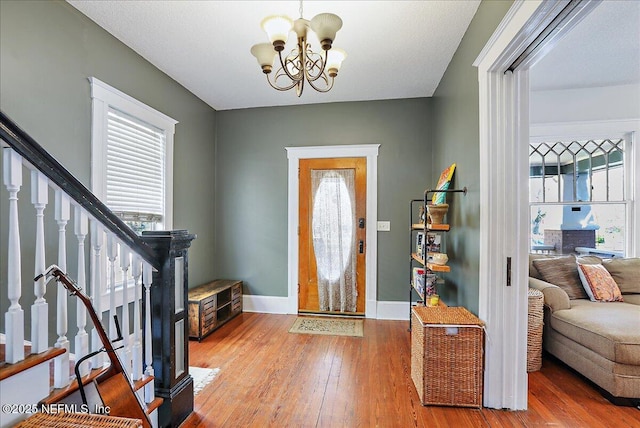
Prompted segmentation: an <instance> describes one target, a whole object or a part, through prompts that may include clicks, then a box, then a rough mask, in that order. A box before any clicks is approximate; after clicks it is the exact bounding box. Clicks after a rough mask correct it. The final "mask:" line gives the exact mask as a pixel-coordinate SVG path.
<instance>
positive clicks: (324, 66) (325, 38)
mask: <svg viewBox="0 0 640 428" xmlns="http://www.w3.org/2000/svg"><path fill="white" fill-rule="evenodd" d="M261 26H262V29H263V30H264V31H265V32H266V33H267V36H268V38H269V41H270V42H271V43H259V44H257V45H254V46H253V47H252V48H251V54H252V55H253V56H255V57H256V59H257V60H258V64H260V67H261V68H262V72H263V73H264V74H265V75H266V77H267V82H269V85H271V87H273V88H274V89H277V90H279V91H287V90H289V89H292V88H294V87H295V88H296V94H297V95H298V96H300V95H302V91H303V89H304V84H305V82H307V83H308V84H309V85H310V86H311V87H312V88H313V89H315V90H316V91H318V92H328V91H329V90H331V88H332V87H333V82H334V78H335V77H336V76H337V75H338V71H339V70H340V66H341V65H342V61H343V60H344V59H345V58H346V53H345V52H344V51H343V50H342V49H336V48H333V41H334V40H335V38H336V33H337V32H338V30H340V28H342V19H340V17H339V16H337V15H334V14H332V13H321V14H319V15H316V16H315V17H314V18H313V19H312V20H311V21H307V20H306V19H304V18H303V17H302V1H301V2H300V18H299V19H296V20H295V21H293V20H292V19H290V18H289V17H287V16H283V15H273V16H269V17H267V18H265V19H263V20H262V22H261ZM309 29H311V30H312V31H313V32H314V33H315V34H316V36H317V37H318V40H319V41H320V45H321V48H322V49H321V50H320V51H319V53H318V52H315V51H313V50H312V49H311V44H310V43H309V42H308V40H307V32H308V30H309ZM291 31H293V32H295V33H296V35H297V45H296V47H294V48H293V49H292V50H291V51H290V53H289V54H284V55H283V53H282V51H284V48H285V44H286V43H287V39H288V38H289V33H291ZM276 55H277V56H278V58H279V62H280V67H279V68H278V70H277V71H276V72H275V73H274V74H273V75H272V77H271V76H270V75H271V73H272V71H273V62H274V59H275V57H276Z"/></svg>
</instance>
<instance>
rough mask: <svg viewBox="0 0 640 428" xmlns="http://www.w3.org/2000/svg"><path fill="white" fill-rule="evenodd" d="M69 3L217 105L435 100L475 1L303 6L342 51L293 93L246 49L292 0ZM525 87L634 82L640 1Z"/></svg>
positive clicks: (598, 14)
mask: <svg viewBox="0 0 640 428" xmlns="http://www.w3.org/2000/svg"><path fill="white" fill-rule="evenodd" d="M67 1H68V2H69V3H70V4H71V5H72V6H74V7H75V8H77V9H78V10H79V11H80V12H82V13H83V14H85V15H86V16H88V17H89V18H90V19H92V20H93V21H95V22H96V23H97V24H98V25H100V26H101V27H103V28H104V29H105V30H107V31H108V32H109V33H111V34H112V35H114V36H115V37H116V38H118V39H119V40H120V41H122V42H123V43H124V44H126V45H127V46H129V47H130V48H131V49H133V50H134V51H136V52H137V53H138V54H140V55H141V56H142V57H144V58H145V59H147V60H148V61H149V62H151V63H152V64H153V65H155V66H156V67H157V68H159V69H160V70H162V71H163V72H165V73H166V74H167V75H169V76H170V77H171V78H173V79H174V80H176V81H177V82H179V83H180V84H181V85H183V86H184V87H185V88H187V89H188V90H189V91H191V92H192V93H194V94H195V95H196V96H198V97H199V98H200V99H202V100H203V101H204V102H206V103H207V104H209V105H210V106H211V107H213V108H214V109H216V110H231V109H241V108H251V107H267V106H282V105H298V104H316V103H330V102H342V101H369V100H384V99H399V98H416V97H429V96H432V95H433V93H434V91H435V90H436V88H437V87H438V84H439V82H440V79H441V78H442V76H443V74H444V72H445V70H446V68H447V66H448V65H449V62H450V60H451V58H452V56H453V54H454V52H455V51H456V49H457V48H458V45H459V43H460V41H461V39H462V36H463V35H464V33H465V31H466V29H467V27H468V25H469V23H470V22H471V19H472V18H473V16H474V14H475V12H476V10H477V8H478V6H479V3H480V1H479V0H478V1H476V0H467V1H449V0H444V1H435V0H424V1H306V2H304V4H303V7H304V14H303V16H304V17H305V18H306V19H311V18H312V17H313V16H315V15H316V14H318V13H322V12H331V13H335V14H337V15H338V16H340V17H341V18H342V20H343V23H344V24H343V27H342V29H341V30H340V31H339V32H338V34H337V37H336V40H335V43H334V46H336V47H340V48H343V49H344V50H346V51H347V55H348V56H347V59H346V60H345V62H344V63H343V66H342V68H341V70H340V74H339V75H338V77H337V78H336V82H335V85H334V88H333V89H332V90H331V91H330V92H328V93H317V92H315V91H314V90H313V89H311V88H309V87H307V88H306V89H305V91H304V93H303V94H302V96H301V97H300V98H298V97H296V95H295V92H294V90H290V91H287V92H279V91H276V90H274V89H272V88H271V87H270V86H269V85H268V84H267V82H266V81H265V77H264V75H263V74H262V71H261V70H260V67H259V65H258V63H257V61H256V60H255V58H254V57H253V56H252V55H251V54H250V53H249V50H250V48H251V46H253V45H254V44H256V43H263V42H266V41H267V39H266V34H265V33H264V32H263V31H262V29H261V28H260V21H261V20H262V19H263V18H264V17H266V16H268V15H273V14H285V15H288V16H290V17H291V18H294V19H295V18H297V17H299V6H300V5H299V2H298V1H230V0H229V1H213V0H200V1H194V0H187V1H173V0H164V1H158V0H137V1H121V0H116V1H113V0H67ZM291 39H292V37H290V40H289V42H288V44H287V51H288V50H289V49H290V48H291V47H292V40H291ZM313 46H314V47H317V46H318V44H317V41H314V42H313ZM316 49H317V48H316ZM530 83H531V88H532V90H534V91H535V90H554V89H568V88H580V87H601V86H610V85H621V84H640V1H628V0H621V1H618V0H606V1H603V2H602V3H600V4H599V5H598V6H597V7H596V8H595V10H594V11H593V12H591V13H590V14H589V15H588V16H587V17H585V18H584V19H583V21H582V22H580V23H579V24H578V25H577V26H576V27H575V28H574V29H572V30H571V31H570V32H569V33H568V34H567V35H566V36H565V37H563V38H562V39H561V40H560V41H559V42H558V44H557V45H556V46H555V47H554V48H553V49H552V50H551V51H550V52H549V53H548V54H547V55H546V56H545V57H543V58H542V59H541V60H540V61H539V62H538V63H537V64H536V65H535V66H534V67H533V68H532V72H531V81H530Z"/></svg>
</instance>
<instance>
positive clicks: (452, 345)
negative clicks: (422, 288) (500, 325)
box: [411, 306, 484, 408]
mask: <svg viewBox="0 0 640 428" xmlns="http://www.w3.org/2000/svg"><path fill="white" fill-rule="evenodd" d="M411 317H412V326H413V328H412V329H411V378H412V379H413V383H414V384H415V385H416V389H417V390H418V396H419V397H420V402H421V403H422V404H423V405H425V406H428V405H435V406H460V407H476V408H480V407H482V378H483V362H484V329H483V326H484V323H483V322H482V321H480V320H479V319H478V318H477V317H476V316H474V315H473V314H472V313H471V312H469V311H468V310H466V309H465V308H462V307H440V306H436V307H424V306H416V307H414V308H413V310H412V312H411Z"/></svg>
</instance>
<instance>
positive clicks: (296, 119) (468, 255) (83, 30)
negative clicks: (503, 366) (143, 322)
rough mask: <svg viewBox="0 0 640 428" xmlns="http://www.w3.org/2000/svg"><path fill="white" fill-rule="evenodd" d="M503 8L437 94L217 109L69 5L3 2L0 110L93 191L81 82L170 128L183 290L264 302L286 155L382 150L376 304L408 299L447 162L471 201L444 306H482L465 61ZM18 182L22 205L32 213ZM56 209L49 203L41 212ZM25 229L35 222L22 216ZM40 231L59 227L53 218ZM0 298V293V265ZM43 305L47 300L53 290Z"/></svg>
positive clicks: (275, 263)
mask: <svg viewBox="0 0 640 428" xmlns="http://www.w3.org/2000/svg"><path fill="white" fill-rule="evenodd" d="M511 4H512V2H511V1H483V2H482V3H481V5H480V7H479V9H478V12H477V13H476V16H475V17H474V19H473V21H472V23H471V25H470V27H469V29H468V31H467V33H466V34H465V37H464V38H463V40H462V43H461V45H460V47H459V49H458V50H457V52H456V54H455V56H454V57H453V59H452V61H451V63H450V65H449V67H448V70H447V72H446V74H445V76H444V78H443V79H442V81H441V83H440V86H439V87H438V90H437V91H436V94H435V96H434V97H433V98H416V99H404V100H387V101H373V102H354V103H336V104H320V105H304V106H292V107H273V108H257V109H246V110H232V111H222V112H215V111H214V110H213V109H211V108H210V107H209V106H207V105H206V104H205V103H203V102H202V101H200V100H199V99H197V98H196V97H195V96H194V95H192V94H191V93H189V92H188V91H187V90H186V89H184V88H183V87H182V86H180V85H179V84H178V83H176V82H175V81H173V80H172V79H170V78H169V77H168V76H166V75H165V74H163V73H162V72H160V71H159V70H157V69H156V68H155V67H153V66H152V65H151V64H149V63H148V62H147V61H146V60H144V59H143V58H142V57H140V56H139V55H137V54H136V53H135V52H133V51H132V50H131V49H129V48H127V47H126V46H124V45H123V44H122V43H120V42H119V41H118V40H117V39H115V38H114V37H112V36H111V35H109V34H108V33H107V32H106V31H104V30H102V29H101V28H99V27H98V26H97V25H96V24H95V23H93V22H92V21H91V20H89V19H88V18H86V17H85V16H84V15H82V14H81V13H79V12H78V11H76V10H75V9H74V8H73V7H71V6H70V5H68V4H67V3H65V2H62V1H47V2H44V1H43V2H25V1H6V0H3V1H0V59H1V60H0V108H1V109H2V110H3V111H4V112H5V113H7V114H8V115H9V116H10V117H12V118H13V119H14V120H15V121H17V123H18V124H19V125H20V126H21V127H23V128H24V129H25V130H26V131H27V132H29V133H30V134H31V135H32V136H33V137H34V138H35V139H36V140H37V141H39V142H40V143H41V144H42V145H43V146H44V147H45V148H46V149H47V150H49V151H50V152H51V153H52V154H53V155H54V156H55V157H56V158H57V159H58V160H60V161H61V162H62V163H63V164H64V165H65V166H66V167H67V168H68V169H69V170H70V171H71V172H72V173H73V174H75V175H76V176H77V177H78V178H79V179H80V181H82V182H83V183H85V184H86V185H87V186H88V187H89V186H90V182H89V181H90V118H91V101H90V94H89V82H88V80H87V77H89V76H95V77H97V78H99V79H101V80H102V81H104V82H106V83H108V84H110V85H112V86H114V87H116V88H118V89H120V90H122V91H123V92H125V93H128V94H129V95H131V96H133V97H135V98H137V99H139V100H141V101H142V102H145V103H147V104H149V105H151V106H152V107H154V108H156V109H158V110H159V111H161V112H163V113H165V114H167V115H169V116H171V117H173V118H175V119H176V120H178V121H179V124H178V125H177V127H176V136H175V169H174V179H175V183H174V227H175V228H186V229H188V230H189V231H191V232H192V233H195V234H197V235H198V238H197V239H196V241H194V243H193V246H192V249H191V251H190V285H191V286H194V285H198V284H200V283H203V282H206V281H208V280H210V279H212V278H214V277H219V278H221V277H229V278H238V279H242V280H244V281H246V285H247V287H246V292H247V293H248V294H254V295H262V296H280V297H284V296H286V295H287V157H286V151H285V147H294V146H312V145H327V144H331V145H340V144H380V154H379V158H378V213H377V214H378V219H379V220H389V221H391V231H390V232H378V293H377V299H378V300H380V301H405V300H406V298H407V291H408V290H407V288H408V284H407V283H408V278H409V273H408V269H409V262H408V252H409V249H410V248H409V247H410V241H409V237H408V226H407V223H408V221H409V219H408V216H409V200H410V199H412V198H419V197H421V196H422V192H423V190H424V189H425V188H426V187H430V186H433V184H434V183H435V181H436V180H437V177H438V174H439V173H440V171H441V170H442V169H443V168H444V167H445V166H448V165H449V164H450V163H452V162H456V163H457V164H458V169H457V171H456V175H455V181H454V186H455V187H462V186H467V187H468V188H469V193H468V195H467V196H461V195H456V196H452V197H451V199H450V202H451V203H452V207H451V211H450V222H451V223H452V225H453V230H452V232H451V233H450V234H449V237H448V238H447V239H448V247H447V249H448V252H449V256H450V259H451V262H450V265H451V266H452V268H453V272H452V274H450V275H449V276H448V277H449V278H450V281H449V284H448V285H447V287H445V288H444V289H443V290H441V291H442V294H443V299H444V300H445V301H446V302H447V303H449V304H461V305H465V306H467V307H469V308H471V309H472V310H474V309H475V310H477V305H478V263H479V254H478V252H479V245H478V238H479V195H478V192H479V187H478V181H479V174H478V157H479V153H478V83H477V70H476V69H475V68H474V67H473V66H472V62H473V61H474V60H475V58H476V56H477V55H478V53H479V52H480V50H481V49H482V47H483V46H484V44H485V43H486V41H487V40H488V39H489V37H490V35H491V34H492V33H493V31H494V29H495V28H496V27H497V25H498V23H499V22H500V20H501V19H502V17H503V16H504V14H505V13H506V11H507V10H508V8H509V7H510V6H511ZM282 96H285V97H286V96H292V94H288V93H283V94H282ZM24 178H25V179H24V182H25V184H26V186H24V187H23V190H22V192H21V194H20V198H21V200H20V206H21V210H23V212H29V211H33V206H32V205H31V204H30V203H29V189H28V183H29V182H28V177H26V175H25V177H24ZM0 201H1V202H0V203H1V204H2V207H0V208H1V209H0V216H1V218H0V226H1V227H0V235H2V236H0V242H7V240H6V231H7V219H6V210H7V207H6V205H7V204H6V203H5V202H6V201H7V192H6V189H5V188H4V186H2V187H1V188H0ZM52 209H53V199H52V198H50V205H49V206H48V208H47V212H49V211H51V210H52ZM51 217H52V215H51V214H50V213H49V215H48V218H49V219H50V218H51ZM27 221H28V222H33V223H35V220H34V219H33V218H32V217H31V216H28V217H27ZM46 227H47V230H49V231H51V230H55V225H54V224H53V221H52V220H48V224H47V225H46ZM33 229H35V227H34V226H33V224H28V223H27V224H25V223H23V224H22V225H21V234H22V235H23V249H24V247H28V246H29V244H28V243H29V242H33V240H34V231H33ZM70 241H72V240H71V239H70ZM74 245H75V244H74V243H73V242H70V243H69V249H68V253H69V255H70V256H69V258H70V260H69V270H72V269H74V268H75V261H74V260H72V259H73V257H75V252H74V251H75V250H74V248H75V247H74ZM6 251H7V250H6V246H5V245H2V246H0V260H6V259H7V254H6ZM26 251H27V252H28V251H29V250H28V248H27V249H26ZM31 251H32V250H31ZM56 253H57V250H56V242H55V240H54V239H51V240H50V242H48V248H47V263H52V262H55V255H56ZM30 260H33V259H32V258H31V259H30V258H29V255H28V256H27V259H26V261H25V262H24V263H23V282H26V280H28V278H29V277H30V275H31V273H32V271H33V266H32V262H31V261H30ZM3 265H4V264H3ZM27 288H28V287H27ZM0 294H2V295H3V296H5V297H6V268H5V267H4V266H0ZM0 297H2V296H0ZM32 300H33V297H32V296H31V295H30V293H28V294H27V295H25V296H23V298H22V299H21V304H22V306H23V308H25V309H26V308H28V306H29V305H31V301H32ZM48 300H49V301H50V302H53V298H52V296H51V292H49V293H48ZM0 309H2V310H3V311H4V309H3V308H0Z"/></svg>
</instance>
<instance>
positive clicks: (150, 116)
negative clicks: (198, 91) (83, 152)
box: [89, 77, 178, 311]
mask: <svg viewBox="0 0 640 428" xmlns="http://www.w3.org/2000/svg"><path fill="white" fill-rule="evenodd" d="M89 82H90V83H91V191H92V192H93V193H94V194H95V195H96V196H97V197H98V198H99V199H101V200H105V197H106V180H104V179H103V176H104V170H105V164H106V147H107V146H106V139H107V112H108V111H109V108H110V107H112V108H115V109H117V110H120V111H123V112H125V113H127V114H130V115H132V116H134V117H136V118H138V119H140V120H143V121H145V122H147V123H149V124H150V125H153V126H155V127H156V128H159V129H162V130H164V132H165V145H166V147H165V166H164V167H165V189H164V192H165V193H164V194H165V201H164V211H165V212H164V213H163V220H162V225H163V228H164V229H165V230H170V229H172V228H173V139H174V134H175V125H176V124H177V123H178V121H177V120H175V119H172V118H171V117H169V116H167V115H165V114H164V113H161V112H159V111H157V110H155V109H153V108H151V107H149V106H147V105H146V104H144V103H142V102H140V101H138V100H136V99H135V98H133V97H131V96H129V95H127V94H125V93H123V92H121V91H119V90H118V89H116V88H114V87H112V86H110V85H108V84H106V83H104V82H102V81H101V80H99V79H97V78H95V77H90V78H89ZM104 242H105V243H106V240H104ZM105 248H106V245H105V246H104V247H103V251H102V253H103V254H106V249H105ZM120 254H121V252H120ZM118 267H119V263H117V266H116V268H118ZM100 270H101V278H103V281H102V290H101V295H102V299H101V302H102V304H101V308H97V309H98V310H100V311H105V310H108V309H109V284H108V279H107V277H106V258H104V263H102V266H100ZM130 275H131V272H130V271H129V276H130ZM121 285H122V284H117V285H116V295H115V298H116V306H122V295H123V293H122V286H121ZM127 291H128V297H129V298H128V300H129V302H132V301H133V300H134V298H135V296H134V293H133V279H132V278H128V279H127Z"/></svg>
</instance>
